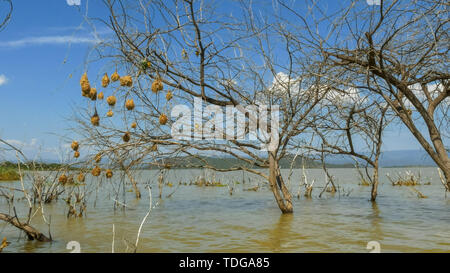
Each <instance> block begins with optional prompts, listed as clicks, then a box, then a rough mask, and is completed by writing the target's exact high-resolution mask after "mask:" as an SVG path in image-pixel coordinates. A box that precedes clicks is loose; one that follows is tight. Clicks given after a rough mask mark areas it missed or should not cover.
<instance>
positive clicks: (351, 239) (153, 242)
mask: <svg viewBox="0 0 450 273" xmlns="http://www.w3.org/2000/svg"><path fill="white" fill-rule="evenodd" d="M330 171H331V172H332V175H333V176H334V177H335V178H336V182H337V184H338V185H339V187H340V188H341V189H345V191H346V192H351V194H350V195H348V196H347V195H335V196H333V195H331V194H330V193H324V194H323V196H322V198H318V197H317V195H318V194H319V191H313V197H312V198H311V199H307V198H305V197H304V196H303V195H302V196H301V197H300V199H297V198H294V200H293V202H294V211H295V212H294V214H281V213H280V211H279V209H278V207H277V205H276V203H275V201H274V199H273V194H272V193H271V192H270V191H269V190H268V188H267V187H263V188H262V189H260V190H259V191H257V192H254V191H243V188H250V187H251V186H252V185H249V183H250V184H252V183H253V184H255V185H256V183H260V184H264V182H263V181H261V179H260V178H259V177H257V176H251V175H248V176H247V177H246V181H248V182H246V185H245V187H244V185H242V184H236V189H235V192H234V193H233V195H231V196H230V195H229V193H228V189H227V188H226V187H197V186H184V185H183V186H180V187H179V188H178V189H177V191H176V192H175V193H174V194H173V196H172V197H171V198H165V197H166V196H167V194H169V193H171V192H173V190H174V188H168V187H166V188H164V189H163V199H162V201H161V203H160V204H159V205H158V206H157V207H156V208H154V209H153V211H152V213H151V215H150V217H149V218H148V220H147V222H146V224H145V225H144V227H143V229H142V233H141V236H140V241H139V249H138V252H323V251H326V252H367V249H366V245H367V243H368V242H369V241H378V242H380V244H381V251H382V252H450V236H449V232H448V230H449V223H450V214H449V213H448V210H449V205H450V203H449V199H445V197H444V194H443V190H442V185H441V183H440V181H439V177H438V176H437V173H436V170H435V168H422V169H421V171H422V175H423V176H424V177H425V176H427V180H430V181H431V182H432V184H431V185H430V186H418V187H417V188H418V189H419V190H420V191H421V192H423V193H424V194H425V195H427V196H428V198H427V199H418V198H417V196H416V195H414V194H411V191H409V190H408V189H407V188H405V187H393V186H391V185H390V184H389V183H388V181H383V179H382V181H381V184H380V188H379V196H378V199H377V203H372V202H370V201H368V200H369V196H370V188H369V187H361V186H358V185H357V184H358V175H357V173H356V172H355V171H354V170H348V169H334V170H330ZM307 172H308V174H307V175H308V179H310V180H312V179H315V180H316V183H315V186H317V187H321V186H324V184H323V183H324V182H323V177H324V174H323V172H322V170H319V169H316V170H307ZM382 172H384V173H385V172H386V170H382ZM389 172H395V170H394V169H389ZM286 173H287V172H286ZM198 175H199V171H197V170H173V171H171V172H169V173H168V177H167V181H171V182H172V183H173V184H174V185H176V184H177V183H178V182H180V181H182V182H189V181H190V180H193V179H194V177H196V176H198ZM117 177H119V175H117ZM117 177H116V179H117ZM292 177H301V171H300V170H299V171H298V173H296V172H294V175H293V176H292ZM380 177H385V176H384V174H382V175H381V176H380ZM138 178H139V177H138ZM157 178H158V173H157V172H152V171H144V172H142V174H141V176H140V181H145V182H146V183H147V181H148V180H149V179H151V180H150V181H149V184H150V185H152V186H153V188H155V189H157V188H158V181H157ZM216 179H217V180H218V181H221V182H223V183H227V182H228V181H241V180H242V173H241V172H236V173H225V174H219V173H218V174H217V176H216ZM96 183H97V182H96V181H95V180H94V181H88V180H87V181H86V185H87V186H86V187H87V188H89V187H90V186H94V185H96ZM295 184H296V183H294V182H293V183H292V185H295ZM9 186H14V187H15V185H14V183H10V185H9ZM124 186H125V187H126V189H129V188H131V186H130V185H124V184H123V183H121V182H120V181H118V180H114V179H112V180H111V181H109V182H108V183H104V184H103V185H102V187H101V188H100V189H98V190H97V189H95V188H94V189H93V191H91V192H92V194H91V195H89V198H88V200H87V214H86V217H84V218H81V219H80V218H76V219H75V218H70V219H67V206H66V204H65V202H64V201H63V200H61V201H59V202H56V203H51V204H47V205H45V207H44V208H45V213H46V215H47V216H48V219H51V233H52V236H53V238H54V239H55V241H54V242H53V243H51V244H48V243H38V242H27V241H26V240H25V238H24V236H23V234H21V233H19V232H18V231H17V230H16V229H14V228H12V227H10V226H9V225H8V224H5V223H3V222H0V237H7V238H8V241H10V242H11V245H10V246H8V248H6V249H5V250H4V252H69V251H68V250H67V249H66V244H67V243H68V242H70V241H77V242H79V243H80V245H81V251H82V252H110V251H111V244H112V226H113V224H114V226H115V250H116V252H120V251H125V250H126V249H127V243H126V242H131V244H132V242H135V241H136V235H137V231H138V229H139V225H140V222H141V221H142V218H143V217H144V216H145V214H146V212H147V210H148V196H146V194H144V195H143V197H142V199H141V200H136V199H135V198H134V194H133V192H128V191H127V192H126V195H125V196H123V197H122V196H117V195H113V194H110V193H111V192H113V191H112V190H110V189H109V188H108V187H115V189H117V188H118V187H124ZM293 187H294V188H295V189H294V191H296V189H297V188H296V187H295V186H293ZM141 188H142V189H143V188H144V185H142V184H141ZM143 192H144V191H143ZM153 194H154V196H153V200H154V202H157V200H158V191H157V190H155V191H153ZM116 198H119V199H118V201H120V202H124V200H125V201H126V206H127V207H126V208H123V207H122V206H116V209H114V205H115V204H116V202H115V199H116ZM16 200H17V199H16ZM19 204H21V202H19V201H16V206H17V211H18V214H19V215H20V216H23V215H26V213H27V210H26V208H25V207H24V206H22V207H21V206H20V205H19ZM7 210H8V204H7V203H6V202H5V201H4V200H3V199H0V211H2V212H7ZM50 216H51V217H50ZM32 224H33V225H34V226H35V227H37V228H39V229H40V230H42V231H43V232H45V233H46V232H47V230H48V226H47V225H46V224H45V223H44V222H43V221H42V218H41V217H40V216H39V213H38V214H36V216H35V217H34V218H33V222H32Z"/></svg>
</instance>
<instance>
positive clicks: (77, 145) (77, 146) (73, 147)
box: [70, 140, 80, 151]
mask: <svg viewBox="0 0 450 273" xmlns="http://www.w3.org/2000/svg"><path fill="white" fill-rule="evenodd" d="M70 147H71V148H72V150H74V151H78V148H80V144H78V141H75V140H74V141H72V144H71V145H70Z"/></svg>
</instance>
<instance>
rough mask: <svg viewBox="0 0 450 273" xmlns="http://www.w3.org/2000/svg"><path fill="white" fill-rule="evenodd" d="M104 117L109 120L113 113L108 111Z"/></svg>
mask: <svg viewBox="0 0 450 273" xmlns="http://www.w3.org/2000/svg"><path fill="white" fill-rule="evenodd" d="M106 116H107V117H109V118H111V117H112V116H114V112H113V111H112V110H109V111H108V112H107V113H106Z"/></svg>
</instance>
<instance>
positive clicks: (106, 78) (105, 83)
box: [102, 73, 110, 88]
mask: <svg viewBox="0 0 450 273" xmlns="http://www.w3.org/2000/svg"><path fill="white" fill-rule="evenodd" d="M109 82H110V81H109V77H108V73H105V75H104V76H103V78H102V86H103V87H104V88H106V87H108V85H109Z"/></svg>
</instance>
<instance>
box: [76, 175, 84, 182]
mask: <svg viewBox="0 0 450 273" xmlns="http://www.w3.org/2000/svg"><path fill="white" fill-rule="evenodd" d="M77 180H78V182H81V183H83V182H84V180H85V176H84V173H80V174H79V175H78V176H77Z"/></svg>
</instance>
